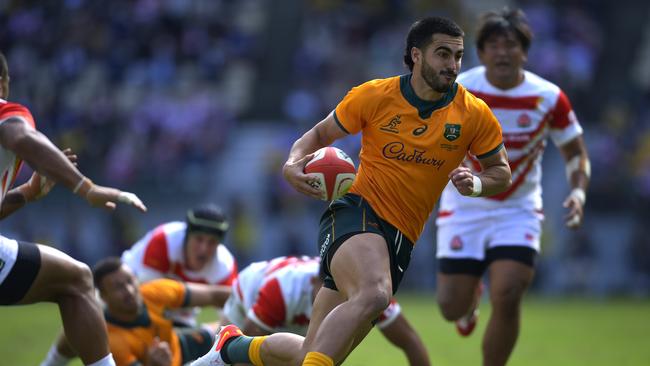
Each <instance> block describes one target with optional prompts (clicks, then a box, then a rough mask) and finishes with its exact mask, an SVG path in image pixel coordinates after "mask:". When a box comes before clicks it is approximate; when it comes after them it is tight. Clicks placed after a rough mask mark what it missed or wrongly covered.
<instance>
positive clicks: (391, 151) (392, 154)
mask: <svg viewBox="0 0 650 366" xmlns="http://www.w3.org/2000/svg"><path fill="white" fill-rule="evenodd" d="M426 153H427V150H419V149H412V150H411V149H406V147H405V146H404V144H403V143H401V142H399V141H395V142H389V143H388V144H386V146H384V148H383V149H382V154H383V155H384V157H385V158H386V159H391V160H398V161H403V162H407V163H415V164H424V165H431V166H433V167H434V168H436V169H437V170H440V168H442V166H443V165H444V164H445V161H446V160H440V159H436V158H435V157H429V156H426Z"/></svg>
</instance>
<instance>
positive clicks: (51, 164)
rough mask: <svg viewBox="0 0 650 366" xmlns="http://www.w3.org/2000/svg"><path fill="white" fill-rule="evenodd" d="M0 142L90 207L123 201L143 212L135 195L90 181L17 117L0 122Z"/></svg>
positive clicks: (61, 153)
mask: <svg viewBox="0 0 650 366" xmlns="http://www.w3.org/2000/svg"><path fill="white" fill-rule="evenodd" d="M0 145H2V146H3V147H4V148H6V149H8V150H11V151H13V152H14V153H15V154H16V155H17V156H18V157H19V158H21V159H23V160H24V161H25V162H27V164H29V166H31V167H32V169H34V171H37V172H38V173H39V174H41V175H43V176H45V177H47V178H48V179H52V180H53V181H54V182H57V183H60V184H62V185H64V186H65V187H67V188H68V189H70V190H72V191H73V192H74V193H76V194H78V195H80V196H81V197H83V198H84V199H86V200H87V201H88V203H90V204H91V205H93V206H103V207H106V208H109V209H113V208H115V205H116V202H122V203H126V204H130V205H133V206H135V207H136V208H138V209H139V210H141V211H143V212H144V211H146V207H145V206H144V205H143V204H142V202H141V201H140V199H138V197H136V196H135V195H134V194H132V193H128V192H121V191H120V190H118V189H114V188H110V187H103V186H100V185H96V184H93V183H92V182H91V180H90V179H88V178H86V177H85V176H84V175H83V174H81V172H79V170H77V168H76V167H75V166H74V165H73V163H72V162H71V161H70V160H69V159H68V158H67V157H66V155H65V154H64V153H63V152H61V150H59V149H58V148H57V147H56V146H55V145H54V144H53V143H52V142H51V141H50V140H49V139H48V138H47V137H46V136H45V135H43V134H42V133H40V132H38V131H37V130H35V129H33V128H30V127H28V126H27V124H26V123H25V122H24V121H22V120H20V119H18V118H9V119H8V120H6V121H4V122H3V123H2V124H0Z"/></svg>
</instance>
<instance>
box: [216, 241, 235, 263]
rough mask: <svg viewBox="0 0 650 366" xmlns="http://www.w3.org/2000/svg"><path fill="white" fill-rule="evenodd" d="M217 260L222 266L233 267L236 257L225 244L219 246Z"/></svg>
mask: <svg viewBox="0 0 650 366" xmlns="http://www.w3.org/2000/svg"><path fill="white" fill-rule="evenodd" d="M217 258H218V259H219V262H220V263H221V264H222V265H223V264H225V265H227V266H232V265H233V264H234V263H235V256H234V255H233V254H232V253H231V252H230V250H229V249H228V248H227V247H226V246H225V245H224V244H219V245H218V246H217Z"/></svg>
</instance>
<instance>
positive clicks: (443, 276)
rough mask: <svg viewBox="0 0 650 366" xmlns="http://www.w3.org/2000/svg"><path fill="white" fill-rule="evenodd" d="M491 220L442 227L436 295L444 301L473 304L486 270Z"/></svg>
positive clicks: (440, 227)
mask: <svg viewBox="0 0 650 366" xmlns="http://www.w3.org/2000/svg"><path fill="white" fill-rule="evenodd" d="M488 236H489V224H488V223H486V222H470V223H463V224H445V225H440V226H439V227H438V232H437V248H436V256H437V259H438V275H437V279H436V282H437V286H436V296H437V298H438V302H439V303H441V304H451V305H450V306H455V305H458V306H461V305H463V306H462V307H465V305H469V304H471V303H472V302H473V301H474V294H475V290H476V286H477V285H478V282H479V281H480V279H481V276H482V275H483V273H484V272H485V268H486V262H485V246H486V242H487V239H488Z"/></svg>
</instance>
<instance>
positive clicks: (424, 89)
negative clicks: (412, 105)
mask: <svg viewBox="0 0 650 366" xmlns="http://www.w3.org/2000/svg"><path fill="white" fill-rule="evenodd" d="M411 87H412V88H413V91H414V92H415V95H417V96H418V98H420V99H422V100H426V101H429V102H435V101H437V100H439V99H441V98H442V97H443V96H444V95H445V94H446V93H440V92H437V91H435V90H433V89H432V88H431V87H430V86H429V84H427V82H426V81H424V79H422V78H421V77H416V74H415V73H413V74H411Z"/></svg>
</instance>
